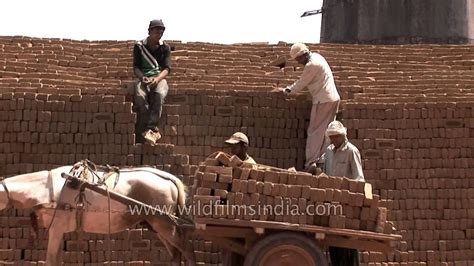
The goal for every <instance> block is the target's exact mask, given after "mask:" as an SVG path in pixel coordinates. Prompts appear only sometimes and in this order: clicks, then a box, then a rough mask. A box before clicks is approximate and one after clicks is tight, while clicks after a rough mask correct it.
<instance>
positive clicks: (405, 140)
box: [343, 98, 474, 265]
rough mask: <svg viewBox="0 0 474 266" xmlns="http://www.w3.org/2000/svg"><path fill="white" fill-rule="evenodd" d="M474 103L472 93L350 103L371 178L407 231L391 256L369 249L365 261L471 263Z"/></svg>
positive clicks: (354, 135) (354, 137)
mask: <svg viewBox="0 0 474 266" xmlns="http://www.w3.org/2000/svg"><path fill="white" fill-rule="evenodd" d="M473 106H474V105H473V99H469V98H465V99H464V100H463V101H459V102H450V99H438V100H437V101H431V102H408V103H391V104H390V103H366V104H361V103H358V102H355V101H353V102H347V103H345V106H344V112H343V122H344V123H345V125H346V126H347V127H348V129H349V130H348V135H349V138H350V139H351V141H352V142H353V143H354V144H355V145H356V146H358V147H359V148H360V149H361V152H362V159H363V163H364V173H365V175H366V178H367V179H368V180H369V182H371V183H373V184H374V187H375V191H376V193H380V195H381V197H382V198H383V199H386V200H387V201H388V208H389V210H390V211H389V213H388V218H389V220H391V221H394V223H395V226H396V227H397V229H398V230H399V233H400V234H401V235H402V236H403V241H402V245H401V246H400V249H399V250H398V251H396V252H395V253H394V255H392V256H391V257H390V256H389V257H387V256H384V255H382V254H377V255H373V254H371V255H369V253H364V256H363V260H364V261H365V262H369V261H371V262H384V261H391V260H393V261H398V262H403V263H406V262H413V261H420V262H427V263H429V264H431V263H433V264H435V263H438V262H452V261H456V262H457V263H459V265H470V264H472V263H473V260H474V252H473V250H474V241H473V239H474V235H473V229H474V212H473V211H472V210H473V207H474V205H473V204H474V200H473V199H474V198H473V195H474V194H473V193H474V179H473V175H472V169H473V168H474V160H473V159H472V158H474V153H473V148H474V144H473V143H474V142H473V137H474V136H473V135H472V129H473V128H474V120H473V119H472V117H474V109H473ZM375 254H376V253H375Z"/></svg>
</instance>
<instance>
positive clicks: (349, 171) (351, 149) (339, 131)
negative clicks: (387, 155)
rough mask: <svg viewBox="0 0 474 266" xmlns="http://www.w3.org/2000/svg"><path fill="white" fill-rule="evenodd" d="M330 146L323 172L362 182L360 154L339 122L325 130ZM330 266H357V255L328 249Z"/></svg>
mask: <svg viewBox="0 0 474 266" xmlns="http://www.w3.org/2000/svg"><path fill="white" fill-rule="evenodd" d="M326 136H327V137H328V138H329V139H330V140H331V141H330V142H331V145H329V146H328V147H327V149H326V152H325V153H324V155H323V156H322V159H321V160H320V162H323V163H324V167H323V169H324V172H325V173H326V174H327V175H329V176H345V177H347V178H350V179H354V180H359V181H364V173H363V172H362V163H361V159H360V153H359V150H358V149H357V147H356V146H354V145H353V144H352V143H350V142H349V141H348V139H347V129H346V128H345V127H344V125H343V124H342V123H341V122H339V121H333V122H331V123H330V124H329V125H328V127H327V130H326ZM329 253H330V255H331V264H332V265H359V253H358V252H357V250H355V249H346V248H339V247H330V248H329Z"/></svg>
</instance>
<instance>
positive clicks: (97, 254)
mask: <svg viewBox="0 0 474 266" xmlns="http://www.w3.org/2000/svg"><path fill="white" fill-rule="evenodd" d="M0 225H1V227H2V230H0V262H1V264H2V265H17V264H18V262H20V261H21V262H22V263H23V264H22V265H44V260H45V259H46V249H47V245H48V239H47V232H46V230H45V229H40V230H39V234H38V238H37V240H36V241H35V242H33V243H31V242H30V240H29V236H30V227H29V225H30V218H29V211H28V210H9V211H3V212H1V213H0ZM170 261H171V257H170V256H169V254H168V252H167V250H166V248H165V247H164V246H163V245H162V243H161V241H160V240H158V238H157V237H156V235H155V233H153V232H151V231H148V230H147V229H142V228H138V227H137V228H135V229H128V230H126V231H123V232H121V233H116V234H112V235H110V238H108V237H107V236H106V235H100V234H89V233H84V232H74V233H67V234H65V236H64V253H63V262H64V265H103V264H104V262H107V263H108V264H107V265H137V266H138V265H150V263H153V265H163V266H165V265H169V263H170Z"/></svg>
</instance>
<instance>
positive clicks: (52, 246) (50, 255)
mask: <svg viewBox="0 0 474 266" xmlns="http://www.w3.org/2000/svg"><path fill="white" fill-rule="evenodd" d="M63 235H64V231H63V230H62V229H61V228H59V226H58V227H56V228H55V227H51V228H50V230H49V234H48V251H47V253H46V265H47V266H58V265H61V263H62V252H61V243H62V241H63Z"/></svg>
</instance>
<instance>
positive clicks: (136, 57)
mask: <svg viewBox="0 0 474 266" xmlns="http://www.w3.org/2000/svg"><path fill="white" fill-rule="evenodd" d="M146 40H147V39H145V40H143V41H141V42H142V43H143V45H144V47H145V48H146ZM138 45H139V44H138V43H136V44H135V46H134V47H133V67H134V68H138V69H140V70H142V71H143V69H142V67H141V66H142V62H141V60H142V55H141V52H140V48H139V47H138ZM147 49H148V48H147ZM148 51H149V52H150V53H151V55H152V56H153V57H154V58H155V59H156V61H157V62H158V65H159V66H160V70H161V71H162V70H164V69H168V71H171V47H170V46H169V45H168V44H167V43H165V42H161V44H159V45H157V49H155V50H154V51H153V52H152V51H150V50H148Z"/></svg>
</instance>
